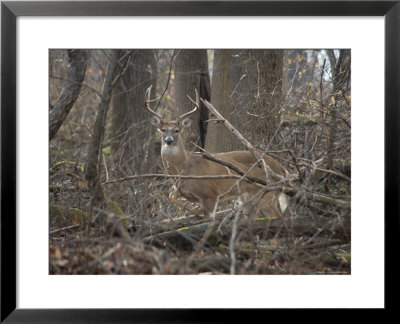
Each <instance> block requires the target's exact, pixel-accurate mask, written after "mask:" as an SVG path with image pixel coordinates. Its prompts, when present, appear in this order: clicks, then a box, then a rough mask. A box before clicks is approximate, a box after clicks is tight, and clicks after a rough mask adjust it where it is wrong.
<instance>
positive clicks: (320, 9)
mask: <svg viewBox="0 0 400 324" xmlns="http://www.w3.org/2000/svg"><path fill="white" fill-rule="evenodd" d="M399 2H400V1H399V0H396V1H147V2H146V1H122V2H119V1H100V2H98V1H86V2H85V1H82V2H76V1H74V2H65V1H46V2H45V1H18V2H13V1H4V2H3V1H2V3H1V322H3V321H4V322H5V323H31V322H35V323H89V322H93V323H97V322H101V323H114V322H115V323H128V322H129V323H130V322H134V323H144V322H146V323H148V322H164V323H166V322H176V323H194V322H196V323H197V322H198V323H200V322H213V323H219V322H233V321H235V319H236V318H238V314H237V313H238V312H240V313H241V315H245V316H250V318H254V319H255V318H257V317H258V318H259V316H261V317H263V316H266V314H265V313H264V312H265V310H237V309H236V310H227V309H214V310H212V311H210V310H207V312H205V311H204V310H193V309H191V310H188V309H180V310H177V309H174V310H171V309H162V310H161V309H157V310H155V309H148V310H145V309H140V310H138V309H101V310H93V309H79V310H78V309H17V308H16V300H17V293H16V270H17V269H16V235H17V234H16V208H17V206H16V192H17V186H16V164H17V158H16V126H17V125H16V41H17V39H16V37H17V30H16V19H17V17H19V16H384V17H385V310H391V309H392V310H393V309H396V306H397V305H396V301H395V300H396V298H395V297H391V296H395V295H396V289H397V287H398V283H399V279H398V277H399V276H398V274H397V273H396V271H395V269H396V267H394V262H395V261H396V259H398V251H397V245H398V242H396V241H394V240H395V239H396V238H398V237H399V229H400V222H399V215H400V213H399V211H400V208H399V207H400V203H399V201H400V200H399V198H400V195H399V181H400V174H399V155H400V146H399V129H400V123H399V121H400V116H399V103H400V65H399V60H400V3H399ZM366 95H368V94H366ZM371 154H373V148H371ZM371 173H373V166H371ZM371 176H373V174H371ZM371 190H373V188H371ZM396 243H397V244H396ZM371 262H373V260H371ZM38 293H40V292H38ZM132 293H134V292H132ZM264 319H265V318H264Z"/></svg>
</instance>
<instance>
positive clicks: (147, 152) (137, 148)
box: [111, 50, 158, 174]
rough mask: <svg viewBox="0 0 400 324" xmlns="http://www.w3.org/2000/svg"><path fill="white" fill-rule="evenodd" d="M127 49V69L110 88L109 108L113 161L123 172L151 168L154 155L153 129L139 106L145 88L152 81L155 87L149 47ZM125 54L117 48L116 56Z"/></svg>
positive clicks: (152, 58) (142, 100)
mask: <svg viewBox="0 0 400 324" xmlns="http://www.w3.org/2000/svg"><path fill="white" fill-rule="evenodd" d="M130 52H131V53H130V61H129V64H128V66H127V70H126V72H125V73H124V75H123V77H122V79H121V80H120V82H119V84H118V85H117V87H115V89H114V91H113V101H112V106H113V108H112V111H111V113H112V116H111V139H112V148H113V152H114V154H115V161H116V162H117V163H118V164H119V168H120V170H122V171H123V172H124V173H127V174H133V173H140V172H146V171H152V166H153V165H154V158H155V155H156V152H155V140H154V129H153V128H152V127H150V126H149V124H148V123H147V122H146V121H147V120H148V118H149V114H148V113H147V112H146V111H145V109H144V108H143V107H144V94H145V91H146V89H147V88H148V87H149V86H150V85H153V94H154V93H155V90H156V87H155V74H156V73H155V70H156V67H155V59H154V55H153V51H152V50H133V51H130ZM128 54H129V51H123V50H120V51H118V59H119V60H122V59H124V56H125V55H128ZM122 63H123V62H122ZM157 153H158V152H157Z"/></svg>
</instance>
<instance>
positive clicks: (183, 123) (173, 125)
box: [145, 86, 199, 146]
mask: <svg viewBox="0 0 400 324" xmlns="http://www.w3.org/2000/svg"><path fill="white" fill-rule="evenodd" d="M150 93H151V86H150V87H149V88H148V89H147V91H146V95H145V97H146V98H145V108H146V109H147V111H149V112H150V113H151V114H152V115H153V117H152V118H151V124H152V125H153V126H155V127H157V129H158V131H159V132H161V138H162V141H163V145H168V146H169V145H176V144H177V143H179V142H180V140H181V138H180V134H181V133H182V131H183V130H184V129H185V128H188V127H190V126H191V125H192V119H191V117H190V116H191V115H192V114H193V113H194V112H196V110H197V108H198V105H196V106H195V107H194V109H193V110H191V111H189V112H187V113H185V114H183V115H181V116H179V117H178V118H177V119H176V120H169V121H167V120H165V118H164V115H165V111H166V110H164V112H163V113H162V114H161V115H160V114H158V113H156V112H155V111H154V110H152V109H151V108H150V102H152V101H155V100H157V99H155V100H150ZM196 102H197V103H198V102H199V96H198V93H197V91H196Z"/></svg>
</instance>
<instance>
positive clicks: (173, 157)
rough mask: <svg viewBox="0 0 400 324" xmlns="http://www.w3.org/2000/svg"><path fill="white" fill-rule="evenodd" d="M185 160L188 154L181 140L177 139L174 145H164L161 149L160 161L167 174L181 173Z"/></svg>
mask: <svg viewBox="0 0 400 324" xmlns="http://www.w3.org/2000/svg"><path fill="white" fill-rule="evenodd" d="M187 158H188V154H187V152H186V150H185V147H184V145H183V142H182V139H181V138H179V139H178V141H177V142H176V143H175V145H167V144H165V143H164V145H163V146H162V147H161V159H162V162H163V165H164V168H165V170H166V171H167V173H168V174H179V173H181V172H182V169H183V164H184V163H185V162H186V160H187Z"/></svg>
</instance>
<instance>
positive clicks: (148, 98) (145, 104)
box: [144, 85, 163, 120]
mask: <svg viewBox="0 0 400 324" xmlns="http://www.w3.org/2000/svg"><path fill="white" fill-rule="evenodd" d="M152 87H153V85H151V86H150V87H148V88H147V90H146V93H145V95H144V99H145V100H144V107H145V108H146V109H147V111H148V112H149V113H151V114H153V115H154V116H156V117H157V118H159V119H160V120H163V116H162V115H160V114H157V113H156V112H155V111H154V110H152V109H151V108H150V102H152V101H156V100H157V99H153V100H150V94H151V88H152Z"/></svg>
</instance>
